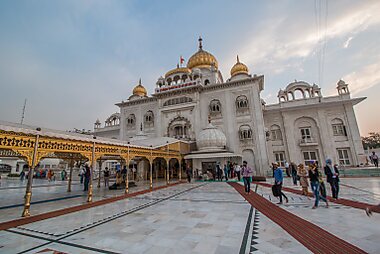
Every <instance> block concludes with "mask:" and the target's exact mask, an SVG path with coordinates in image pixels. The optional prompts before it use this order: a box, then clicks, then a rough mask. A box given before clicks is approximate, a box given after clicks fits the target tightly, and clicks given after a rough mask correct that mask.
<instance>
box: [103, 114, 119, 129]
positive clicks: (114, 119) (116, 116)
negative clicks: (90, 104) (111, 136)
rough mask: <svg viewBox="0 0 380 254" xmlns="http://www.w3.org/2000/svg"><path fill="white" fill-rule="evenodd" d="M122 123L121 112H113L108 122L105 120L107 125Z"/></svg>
mask: <svg viewBox="0 0 380 254" xmlns="http://www.w3.org/2000/svg"><path fill="white" fill-rule="evenodd" d="M119 124H120V114H119V113H115V114H112V115H111V116H110V117H108V118H107V120H106V122H105V126H106V127H107V126H117V125H119Z"/></svg>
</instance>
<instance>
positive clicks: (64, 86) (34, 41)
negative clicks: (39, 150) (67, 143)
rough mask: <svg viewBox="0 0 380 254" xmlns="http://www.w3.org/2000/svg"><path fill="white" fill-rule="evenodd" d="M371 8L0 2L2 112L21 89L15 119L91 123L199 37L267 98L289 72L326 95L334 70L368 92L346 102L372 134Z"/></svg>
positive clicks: (353, 4)
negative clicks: (261, 85) (258, 81)
mask: <svg viewBox="0 0 380 254" xmlns="http://www.w3.org/2000/svg"><path fill="white" fill-rule="evenodd" d="M326 3H327V4H326ZM379 13H380V1H376V0H374V1H365V0H361V1H358V0H356V1H349V0H344V1H343V0H334V1H327V0H294V1H292V0H285V1H274V0H273V1H264V0H262V1H251V0H247V1H232V0H231V1H225V0H224V1H223V0H209V1H201V0H194V1H174V0H173V1H146V0H141V1H103V0H99V1H96V0H94V1H90V0H71V1H70V0H67V1H63V0H62V1H48V0H45V1H42V0H36V1H12V0H3V1H0V88H1V93H0V94H1V97H0V119H1V120H6V121H12V122H19V121H20V118H21V110H22V105H23V102H24V99H25V98H27V100H28V102H27V109H26V117H25V123H28V124H33V125H40V126H44V127H50V128H56V129H63V130H68V129H72V128H85V129H91V128H92V126H93V122H94V121H95V120H96V119H97V118H99V119H101V120H104V119H105V118H106V117H107V116H109V115H110V114H111V113H113V112H116V111H117V110H118V108H117V107H116V106H115V105H114V104H115V103H117V102H120V101H121V100H126V99H127V98H128V97H129V95H130V94H131V91H132V89H133V87H134V86H135V85H136V83H137V81H138V79H139V78H140V77H141V78H142V81H143V84H144V85H145V86H146V87H147V88H148V90H149V92H150V93H152V92H153V89H154V87H155V82H156V80H157V78H158V77H159V76H160V75H163V74H164V73H165V72H166V71H167V70H169V69H171V68H173V67H175V65H176V63H177V62H178V59H179V56H180V55H183V56H184V58H185V59H186V60H187V59H188V58H189V57H190V56H191V55H192V54H193V53H194V52H195V51H196V49H197V38H198V36H199V35H202V37H203V38H204V48H205V49H206V50H208V51H210V52H211V53H213V54H214V55H215V56H216V58H217V59H218V61H219V67H220V69H221V71H222V73H223V75H224V78H225V79H226V78H228V77H229V71H230V68H231V66H232V65H233V64H234V62H235V58H236V54H239V56H240V60H241V61H242V62H244V63H246V64H247V65H248V67H249V68H250V71H251V72H252V73H257V74H264V75H265V90H264V92H263V97H264V98H265V99H266V101H267V103H275V102H276V101H277V97H276V95H277V92H278V90H279V89H280V88H284V87H286V85H287V84H288V83H290V82H292V81H293V80H294V79H297V80H305V81H307V82H309V83H317V84H319V85H320V86H321V87H322V93H323V95H324V96H328V95H333V94H336V90H335V85H336V82H337V81H338V80H339V79H341V78H343V79H344V80H345V81H346V82H347V83H349V88H350V90H351V92H352V96H355V97H361V96H366V97H367V100H365V101H364V102H362V103H361V104H359V105H357V106H356V107H355V109H356V114H357V118H358V123H359V127H360V131H361V133H362V135H366V134H367V133H368V132H369V131H380V127H379V126H380V117H377V115H378V103H377V98H378V97H379V95H380V15H379ZM318 24H319V25H318ZM321 59H322V60H321Z"/></svg>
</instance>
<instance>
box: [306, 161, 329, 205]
mask: <svg viewBox="0 0 380 254" xmlns="http://www.w3.org/2000/svg"><path fill="white" fill-rule="evenodd" d="M309 178H310V185H311V189H312V190H313V193H314V198H315V202H314V206H313V208H312V209H316V208H317V207H318V204H319V199H322V200H323V201H325V202H326V207H329V203H328V202H327V199H326V198H325V197H322V196H321V195H320V193H319V187H320V185H319V171H318V169H317V168H316V167H315V166H314V165H313V164H310V165H309Z"/></svg>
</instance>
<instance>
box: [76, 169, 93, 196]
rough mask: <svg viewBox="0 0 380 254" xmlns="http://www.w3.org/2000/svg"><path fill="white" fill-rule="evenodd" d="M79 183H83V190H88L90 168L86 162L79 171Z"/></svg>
mask: <svg viewBox="0 0 380 254" xmlns="http://www.w3.org/2000/svg"><path fill="white" fill-rule="evenodd" d="M79 177H80V183H81V184H84V186H83V187H84V188H83V191H88V185H89V183H90V177H91V170H90V167H89V166H88V165H87V164H86V165H84V167H82V168H81V169H80V171H79Z"/></svg>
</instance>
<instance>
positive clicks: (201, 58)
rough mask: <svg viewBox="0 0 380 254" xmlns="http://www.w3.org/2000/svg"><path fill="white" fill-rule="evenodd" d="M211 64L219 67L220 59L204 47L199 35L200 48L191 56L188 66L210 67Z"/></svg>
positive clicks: (191, 67) (190, 67)
mask: <svg viewBox="0 0 380 254" xmlns="http://www.w3.org/2000/svg"><path fill="white" fill-rule="evenodd" d="M211 66H215V68H216V69H218V61H217V60H216V58H215V57H214V56H213V55H212V54H211V53H209V52H207V51H205V50H203V49H202V38H201V37H199V50H198V52H197V53H195V54H194V55H192V56H191V57H190V59H189V61H188V62H187V68H189V69H193V68H210V67H211Z"/></svg>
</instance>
